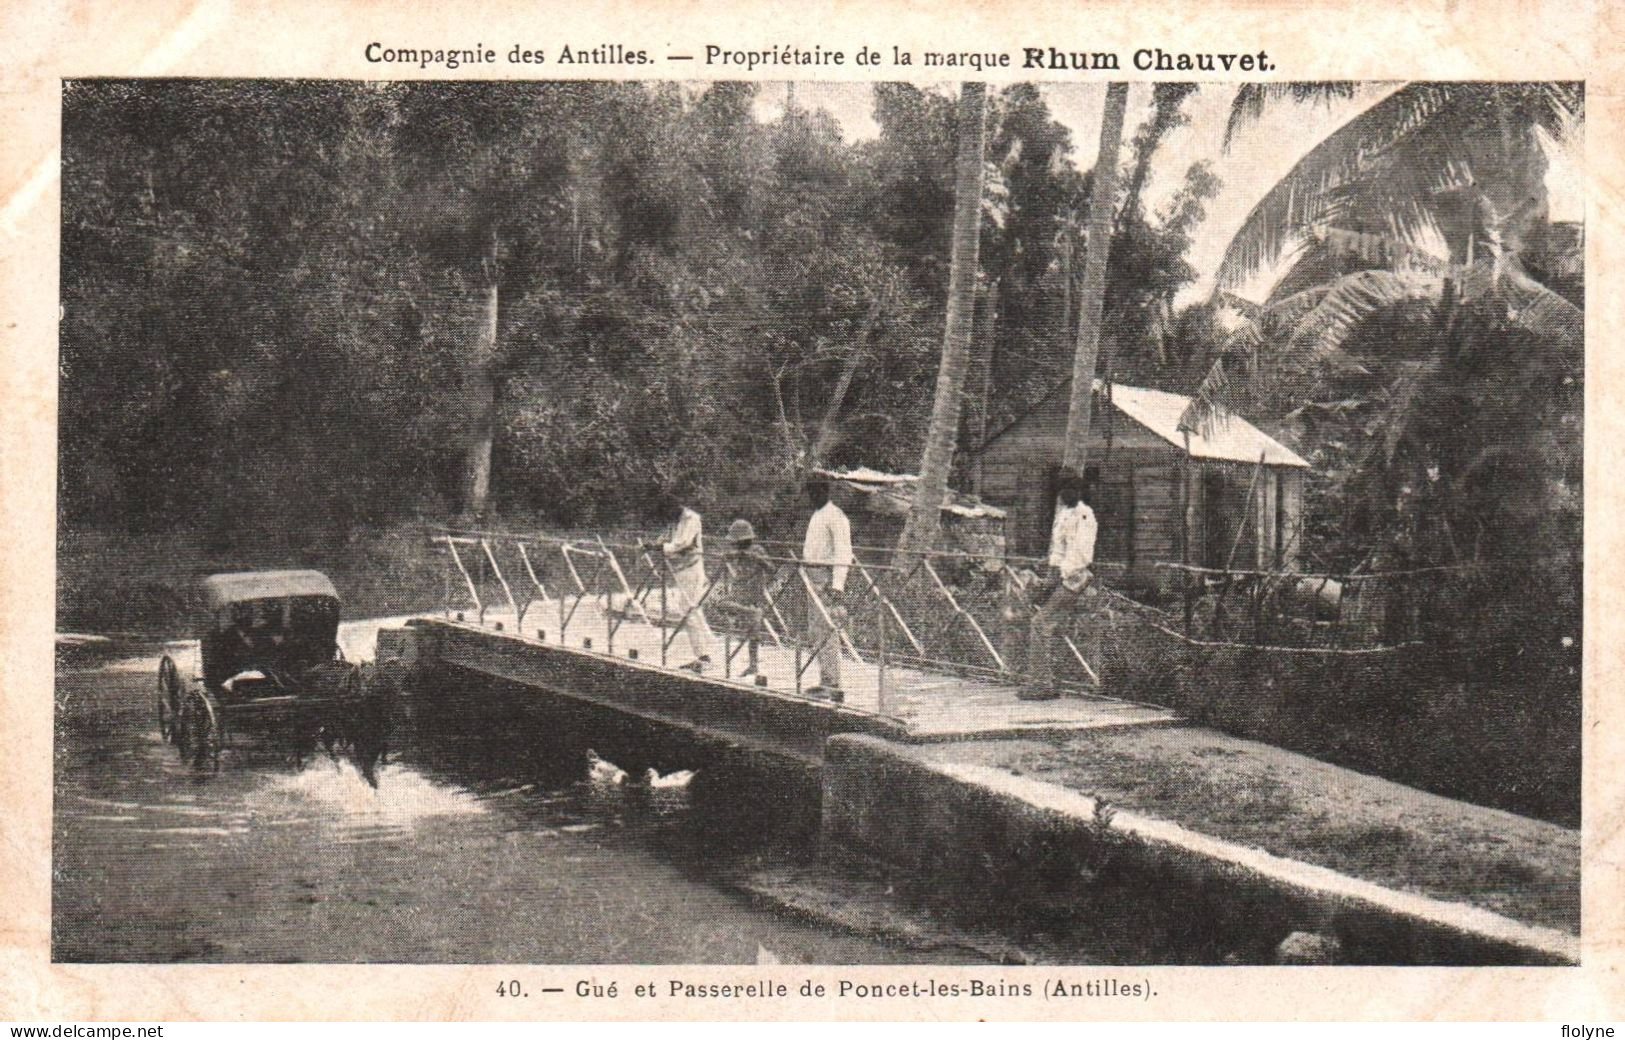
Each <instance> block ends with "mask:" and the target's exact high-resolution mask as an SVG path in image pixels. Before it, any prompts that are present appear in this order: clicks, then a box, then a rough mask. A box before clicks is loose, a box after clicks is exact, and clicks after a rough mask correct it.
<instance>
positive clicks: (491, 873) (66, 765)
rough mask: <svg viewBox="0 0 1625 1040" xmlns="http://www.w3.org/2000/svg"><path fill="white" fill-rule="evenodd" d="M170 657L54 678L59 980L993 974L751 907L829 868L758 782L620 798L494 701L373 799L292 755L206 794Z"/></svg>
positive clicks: (418, 733) (72, 670)
mask: <svg viewBox="0 0 1625 1040" xmlns="http://www.w3.org/2000/svg"><path fill="white" fill-rule="evenodd" d="M164 650H167V651H168V652H170V653H174V654H176V656H177V659H178V660H179V661H180V666H181V672H182V675H183V676H189V675H190V673H191V668H192V667H193V664H194V661H193V657H194V653H195V651H194V650H193V648H192V647H191V646H189V645H186V644H172V645H170V646H169V647H165V648H156V647H154V648H146V649H144V650H143V651H142V652H140V653H139V654H136V655H134V656H120V655H118V654H116V653H107V652H106V651H105V649H104V650H103V652H102V653H101V654H100V655H99V657H91V656H87V655H85V654H83V653H80V654H77V655H74V654H70V655H69V656H67V657H66V658H65V659H64V660H62V661H61V663H60V664H59V668H58V676H57V728H56V755H55V776H56V781H55V802H54V826H53V877H54V884H53V908H52V932H53V935H52V953H53V959H55V960H58V961H124V962H159V963H168V962H186V961H206V962H281V961H324V962H378V961H386V962H388V961H392V962H428V963H435V962H449V963H466V962H493V963H581V964H590V963H758V962H769V963H771V962H783V963H824V964H834V963H873V964H884V963H894V962H911V963H929V962H952V963H976V962H982V961H985V959H986V958H985V957H984V956H982V955H980V954H978V953H976V952H973V951H972V950H969V949H967V948H965V947H963V946H958V945H955V944H953V943H951V942H948V943H934V944H933V943H930V942H927V943H914V944H910V945H907V946H905V945H897V944H893V943H891V942H887V941H882V940H880V939H879V938H872V937H869V936H865V935H862V934H859V933H855V932H854V931H852V930H851V929H849V928H841V927H835V926H832V925H829V924H827V923H824V922H821V921H819V920H817V919H816V918H812V917H809V916H808V915H807V914H805V913H796V914H792V913H788V912H785V911H783V910H781V909H779V908H777V907H776V906H775V905H774V903H773V901H772V900H771V899H768V900H763V899H761V898H750V897H748V896H747V895H745V894H744V893H743V892H742V891H741V890H740V889H739V887H738V886H736V885H734V884H731V883H730V882H729V880H728V876H725V875H730V876H731V874H732V873H737V871H738V870H739V868H740V865H741V864H742V863H744V864H752V865H757V866H765V867H766V868H767V872H768V873H769V874H774V873H777V874H781V875H782V874H785V873H786V871H789V873H791V874H795V873H796V871H795V869H794V867H795V865H796V864H798V863H804V862H806V861H808V860H810V859H811V858H812V857H813V856H814V852H813V850H812V848H811V846H810V845H809V844H808V843H807V840H806V837H805V833H804V829H798V828H797V827H796V826H792V825H790V824H788V823H787V822H786V821H784V820H780V819H778V818H777V817H778V815H779V814H778V813H777V812H776V807H779V806H784V805H787V804H788V802H786V801H782V800H779V799H778V798H777V797H776V796H773V795H768V796H766V797H764V796H763V795H762V792H761V790H760V781H759V780H757V781H753V783H752V785H750V786H751V787H752V788H753V794H749V795H746V796H745V797H743V798H742V799H741V798H736V797H734V794H733V793H732V792H730V791H729V790H728V789H727V787H726V785H725V784H720V783H716V782H712V783H711V784H710V786H709V787H708V786H707V783H706V777H705V770H704V769H703V768H702V769H701V771H700V773H699V775H697V776H696V777H695V778H694V779H693V780H692V781H690V782H689V783H687V784H682V783H680V782H678V781H681V780H682V779H683V778H682V777H681V776H679V777H676V778H674V779H673V780H672V782H671V783H670V785H669V786H666V785H661V786H654V787H650V786H646V785H644V784H640V783H637V782H636V779H637V778H635V777H634V778H629V779H628V780H621V779H620V778H619V777H617V776H615V775H614V773H613V771H612V770H611V769H610V768H609V767H607V766H599V767H598V768H597V769H594V768H592V767H591V765H590V763H589V759H588V757H587V755H586V751H587V748H586V747H585V745H584V744H583V742H582V739H581V734H580V731H579V730H573V729H571V728H570V727H568V726H561V725H560V724H559V721H558V720H557V719H552V718H548V717H536V716H535V715H533V714H522V713H518V712H515V711H514V710H513V708H512V706H511V705H510V704H508V703H506V702H505V701H504V700H503V698H502V697H501V696H500V695H492V696H486V695H484V693H482V692H480V691H471V693H470V695H469V696H467V697H463V698H460V699H455V700H454V701H452V702H451V705H452V706H451V708H450V710H445V711H440V712H426V711H422V710H417V709H411V710H408V711H406V712H405V713H403V714H402V715H401V717H399V718H398V719H397V725H396V727H395V729H396V743H397V747H396V750H395V752H394V753H393V754H392V755H391V757H390V759H389V761H388V762H387V763H385V764H384V765H382V766H381V767H380V768H379V769H378V771H377V786H376V787H374V786H372V785H371V784H369V783H368V782H367V780H366V779H364V778H363V776H362V775H361V773H360V772H359V771H358V770H357V769H356V767H355V766H354V765H353V764H351V763H350V762H348V761H346V760H345V759H343V758H342V757H339V758H335V757H333V756H331V755H329V754H327V753H325V752H321V751H316V752H314V753H309V752H308V751H307V752H306V753H304V754H302V755H301V754H300V753H299V752H298V751H297V750H296V749H294V748H292V747H289V746H287V745H286V744H284V743H281V742H279V741H276V740H264V739H260V740H245V741H239V745H238V746H237V747H234V748H233V749H232V750H230V751H228V753H227V754H226V756H225V761H224V764H223V767H222V769H221V770H220V771H219V772H218V773H201V772H198V771H196V770H194V769H193V768H192V767H190V766H188V765H186V764H184V763H183V762H181V760H180V758H179V756H178V755H177V754H176V752H175V750H174V748H172V747H171V746H169V745H167V744H165V743H164V742H163V741H161V740H160V738H159V736H158V733H157V729H156V726H155V725H154V718H153V712H152V701H153V689H154V674H155V670H156V665H157V659H158V654H159V653H160V652H162V651H164ZM667 776H668V777H669V776H670V773H669V772H668V774H667ZM702 792H703V796H702ZM781 824H782V826H781ZM797 886H798V890H799V891H800V893H801V895H802V897H803V898H805V896H806V891H805V889H806V883H805V881H804V879H803V880H800V881H798V882H797ZM757 895H758V896H760V892H759V891H758V892H757ZM814 901H816V902H824V903H828V904H829V905H837V904H840V903H841V902H842V901H843V893H841V892H838V891H830V892H825V893H823V894H822V897H821V898H816V899H815V900H814ZM897 909H898V908H889V911H896V910H897ZM928 931H929V929H921V930H920V934H922V935H923V934H927V932H928Z"/></svg>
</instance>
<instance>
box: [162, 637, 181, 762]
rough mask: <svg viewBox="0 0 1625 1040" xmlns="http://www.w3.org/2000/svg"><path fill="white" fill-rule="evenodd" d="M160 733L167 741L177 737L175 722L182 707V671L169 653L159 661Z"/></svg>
mask: <svg viewBox="0 0 1625 1040" xmlns="http://www.w3.org/2000/svg"><path fill="white" fill-rule="evenodd" d="M157 699H158V735H159V736H160V737H162V738H163V739H164V740H165V741H173V740H174V739H175V738H176V730H175V724H176V719H177V716H179V715H180V709H181V673H180V669H178V668H176V667H175V661H174V659H173V658H171V657H170V656H169V655H168V654H165V655H164V657H163V660H161V661H159V662H158V698H157Z"/></svg>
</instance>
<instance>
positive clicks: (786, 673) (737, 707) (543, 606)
mask: <svg viewBox="0 0 1625 1040" xmlns="http://www.w3.org/2000/svg"><path fill="white" fill-rule="evenodd" d="M568 609H569V608H568V606H567V607H566V610H568ZM498 623H501V625H502V631H500V632H499V631H497V630H496V628H495V626H496V624H498ZM611 623H612V618H611V615H610V614H608V613H606V611H605V609H604V604H603V602H602V601H601V600H598V599H589V600H583V601H582V602H581V603H580V605H579V607H577V608H576V611H575V614H574V616H573V617H572V619H571V621H570V624H569V627H568V630H567V632H566V639H565V642H564V644H563V645H564V647H565V648H566V649H568V650H569V651H570V652H571V656H572V657H576V656H578V655H584V656H585V657H587V658H591V659H595V660H597V661H598V662H600V663H602V664H605V665H609V666H610V667H611V669H612V670H613V669H614V668H615V666H617V665H619V666H620V669H619V671H620V672H621V673H622V674H624V675H625V676H626V678H627V679H628V680H630V679H632V678H633V677H635V676H636V675H638V674H640V673H642V674H648V670H649V669H651V668H652V669H655V670H658V671H661V672H676V669H677V668H678V666H680V665H683V664H686V663H688V662H689V661H691V660H692V659H693V654H692V651H691V650H690V648H689V643H688V637H687V635H686V634H685V633H683V632H681V631H677V630H675V629H667V628H663V627H656V626H654V625H650V624H648V623H647V622H645V621H643V620H642V619H641V618H638V617H637V616H636V615H635V614H634V615H633V616H632V617H631V618H629V619H627V620H624V621H622V622H621V623H620V624H619V625H618V626H617V627H616V628H615V630H614V632H613V633H611V632H610V625H611ZM455 627H456V628H457V629H458V630H459V633H460V635H459V638H460V639H466V638H467V635H466V634H472V633H477V634H479V635H481V636H488V637H490V641H491V642H493V643H501V644H506V645H507V646H508V647H510V648H515V647H526V646H530V647H547V646H552V647H557V646H559V610H558V601H557V600H549V601H541V600H537V601H535V602H534V603H533V604H531V606H529V607H528V608H527V609H526V612H525V621H524V629H523V631H522V632H521V631H520V630H519V627H518V626H517V625H516V623H515V619H514V612H513V611H512V609H502V610H496V609H488V610H487V611H486V614H485V619H484V625H483V626H477V625H475V623H474V618H473V617H472V616H469V619H468V622H467V623H465V624H461V625H457V626H455ZM538 631H540V632H541V633H542V634H543V638H542V639H541V640H540V641H538V640H537V639H536V637H537V634H538ZM663 636H665V637H673V636H674V637H675V638H671V639H670V643H669V646H668V647H667V648H666V651H665V655H666V656H665V662H664V664H662V660H661V642H662V637H663ZM717 638H718V648H719V650H720V649H721V647H722V645H723V633H722V632H720V631H719V632H718V633H717ZM588 640H590V641H591V646H590V648H589V647H588V646H586V642H587V641H588ZM730 643H731V640H730ZM632 650H636V651H637V659H636V661H635V662H634V661H633V660H632V659H631V656H630V653H629V651H632ZM760 660H761V670H762V673H763V674H764V675H766V676H767V680H768V688H767V690H762V689H760V688H759V687H757V686H755V685H753V683H752V682H751V681H750V680H746V679H742V678H740V677H739V670H740V669H741V668H743V667H744V662H745V652H744V651H743V650H739V652H738V654H737V656H736V657H735V659H734V663H733V665H732V666H730V667H728V668H727V669H726V672H725V668H724V665H723V662H722V661H721V660H717V661H715V662H713V665H712V666H711V667H710V668H708V669H707V671H706V672H705V674H704V675H703V676H702V677H700V678H701V679H703V681H704V685H705V686H706V687H709V688H714V689H718V690H721V689H731V690H733V691H736V692H745V693H749V694H753V695H755V696H756V697H759V698H763V699H765V700H771V701H775V702H783V701H785V699H786V698H788V699H789V700H790V701H791V702H793V703H794V704H795V706H796V707H797V708H798V709H802V708H805V709H810V710H812V711H815V712H827V713H838V714H841V715H850V714H856V713H865V714H867V713H874V714H878V715H882V716H885V717H886V718H887V719H889V720H891V725H890V726H888V727H886V729H888V730H890V732H888V733H887V735H889V736H892V737H894V739H895V738H901V739H905V740H909V741H916V742H931V741H947V740H978V739H990V738H996V737H1017V736H1036V735H1042V734H1045V733H1061V732H1075V731H1078V730H1090V729H1101V728H1109V727H1118V726H1145V725H1166V724H1171V723H1175V722H1177V721H1179V720H1178V717H1177V716H1175V715H1174V713H1172V712H1170V711H1167V710H1165V709H1162V708H1158V707H1154V706H1150V705H1143V704H1134V703H1130V702H1127V701H1121V700H1115V699H1113V698H1110V697H1103V696H1095V695H1083V696H1067V697H1063V698H1060V699H1058V700H1050V701H1023V700H1019V699H1017V697H1016V686H1015V685H1014V684H1012V683H1008V682H1001V681H999V680H998V679H994V678H987V677H979V676H960V675H953V674H947V673H944V672H937V671H932V670H929V669H928V668H926V667H922V666H919V665H914V664H911V665H910V666H907V667H903V666H898V665H895V664H888V667H887V668H886V669H885V682H884V687H882V682H881V669H880V668H879V667H878V666H877V665H876V664H874V663H872V662H869V661H863V660H856V659H854V658H852V656H851V655H850V654H847V655H844V656H843V663H842V680H843V686H844V690H845V694H846V699H845V705H846V707H847V708H849V709H856V712H840V711H839V709H838V708H837V707H836V706H835V705H834V704H832V703H830V702H828V701H822V700H816V699H813V698H810V697H807V696H805V695H804V693H798V690H797V684H796V654H795V651H794V650H793V649H792V648H790V647H781V646H776V645H774V644H773V643H772V641H771V640H768V641H765V642H763V643H762V645H761V648H760ZM802 663H803V664H805V663H806V662H805V658H803V661H802ZM817 675H818V666H817V664H816V663H814V664H811V665H809V666H808V667H807V668H806V670H805V672H804V673H803V675H802V681H801V686H802V690H803V691H804V690H805V688H806V687H807V686H809V685H811V683H813V682H814V681H816V678H817ZM676 677H681V678H683V679H685V680H689V681H692V680H693V679H694V678H695V677H693V676H691V675H689V674H688V673H680V672H679V673H676ZM602 685H603V684H598V686H599V687H600V688H599V689H597V690H596V691H595V693H594V698H595V699H599V700H602V699H603V698H604V697H609V698H611V699H613V698H615V697H616V693H615V692H614V691H606V690H605V689H603V688H602ZM748 703H749V700H748V699H746V700H739V699H736V698H727V699H726V706H724V704H723V703H722V702H718V703H716V704H712V705H709V706H704V707H702V705H701V704H699V703H695V704H693V705H692V709H691V710H687V709H685V711H684V714H690V713H692V714H704V715H706V716H714V717H708V718H706V719H705V720H704V721H705V723H706V724H708V725H712V726H719V727H723V728H727V727H728V726H729V723H730V721H731V720H736V721H738V722H739V723H745V722H746V720H745V719H743V718H741V717H740V715H741V710H742V708H741V706H742V705H745V704H748ZM842 728H844V729H852V728H856V727H842Z"/></svg>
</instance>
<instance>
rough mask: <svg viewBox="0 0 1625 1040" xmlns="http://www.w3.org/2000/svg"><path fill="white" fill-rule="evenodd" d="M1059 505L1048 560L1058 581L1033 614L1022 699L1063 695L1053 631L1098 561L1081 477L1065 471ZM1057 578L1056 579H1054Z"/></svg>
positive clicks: (1095, 526) (1094, 527) (1069, 612)
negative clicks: (1057, 675)
mask: <svg viewBox="0 0 1625 1040" xmlns="http://www.w3.org/2000/svg"><path fill="white" fill-rule="evenodd" d="M1059 493H1060V496H1061V507H1060V508H1059V509H1058V510H1056V512H1055V525H1054V526H1053V527H1052V528H1051V529H1050V547H1049V566H1050V571H1051V573H1052V574H1054V575H1059V577H1060V583H1059V584H1058V585H1056V586H1055V591H1054V592H1052V593H1051V594H1050V597H1049V599H1047V600H1045V601H1044V605H1043V606H1042V607H1039V608H1038V612H1037V613H1035V614H1034V615H1033V620H1032V628H1031V629H1030V630H1029V632H1028V636H1027V685H1026V686H1025V687H1024V688H1022V689H1021V690H1019V691H1018V692H1017V693H1016V697H1018V698H1019V699H1021V700H1024V701H1047V700H1053V699H1055V698H1056V697H1059V696H1060V693H1059V692H1058V691H1057V690H1056V689H1055V658H1054V657H1053V656H1052V654H1051V650H1052V649H1053V644H1054V642H1055V631H1056V629H1057V628H1059V627H1060V626H1061V624H1062V623H1063V622H1065V621H1066V620H1067V619H1068V618H1069V617H1071V616H1072V610H1073V608H1074V607H1076V606H1077V604H1078V598H1079V597H1080V596H1082V595H1083V590H1084V589H1085V588H1086V587H1087V586H1088V584H1089V579H1090V577H1091V574H1090V570H1089V568H1090V567H1091V566H1093V564H1094V562H1095V535H1096V533H1097V532H1098V530H1099V525H1098V524H1097V523H1096V522H1095V513H1094V510H1092V509H1090V508H1089V506H1088V505H1087V504H1085V503H1084V501H1083V480H1082V479H1081V478H1079V477H1076V476H1070V475H1069V476H1066V477H1063V478H1062V480H1061V486H1060V491H1059ZM1052 580H1053V579H1052Z"/></svg>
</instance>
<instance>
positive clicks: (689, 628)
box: [645, 499, 716, 672]
mask: <svg viewBox="0 0 1625 1040" xmlns="http://www.w3.org/2000/svg"><path fill="white" fill-rule="evenodd" d="M673 511H675V512H676V513H677V522H676V524H675V525H674V526H673V527H672V532H671V539H670V540H669V541H665V542H650V543H647V544H646V545H645V548H648V549H659V550H660V552H661V553H662V555H664V556H665V557H666V566H667V568H668V569H669V570H670V571H671V576H672V581H673V583H674V584H675V585H676V586H677V609H678V610H681V611H682V612H683V630H684V631H685V632H687V633H688V645H689V646H690V647H691V648H692V649H693V651H694V660H692V661H690V662H689V663H688V664H685V665H683V668H684V669H685V670H687V671H690V672H703V671H704V670H705V667H706V665H708V664H710V663H711V647H712V646H713V645H714V644H715V643H716V636H714V635H712V633H711V626H710V625H709V624H707V623H706V620H705V610H704V608H703V607H702V606H701V604H702V603H703V602H704V600H705V586H706V582H705V533H704V522H703V521H702V520H701V519H700V514H699V513H696V512H695V511H694V510H692V509H690V508H689V507H687V506H685V505H682V504H680V503H678V502H677V501H676V500H675V499H673V500H672V501H671V503H670V508H669V509H668V515H669V514H670V513H671V512H673Z"/></svg>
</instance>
